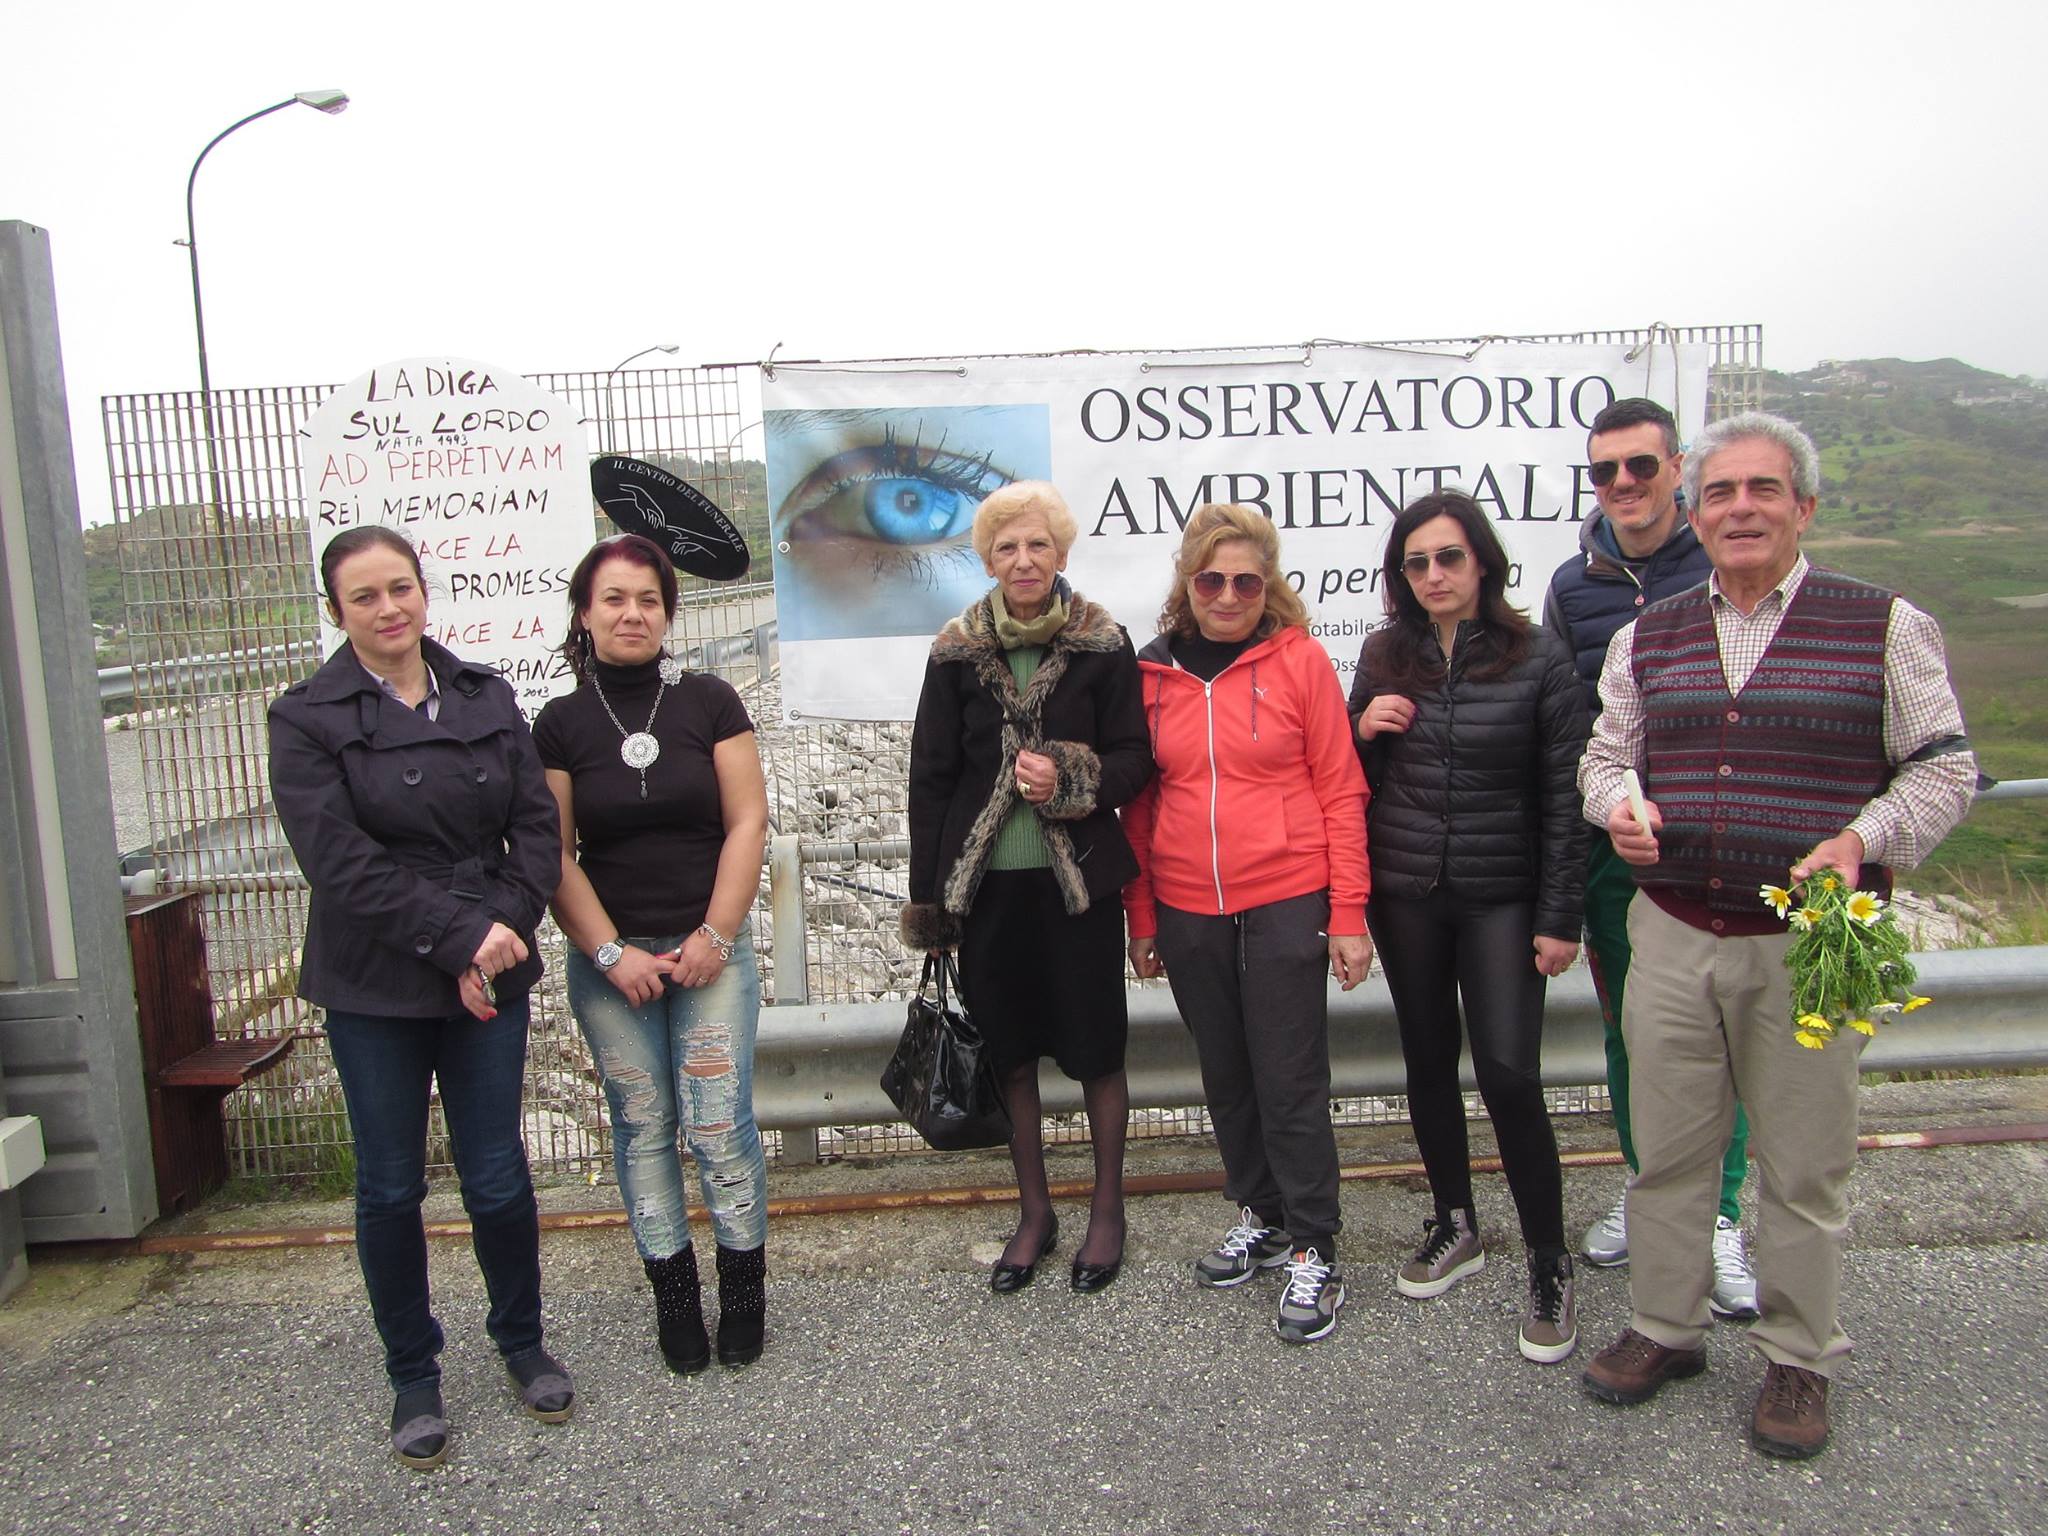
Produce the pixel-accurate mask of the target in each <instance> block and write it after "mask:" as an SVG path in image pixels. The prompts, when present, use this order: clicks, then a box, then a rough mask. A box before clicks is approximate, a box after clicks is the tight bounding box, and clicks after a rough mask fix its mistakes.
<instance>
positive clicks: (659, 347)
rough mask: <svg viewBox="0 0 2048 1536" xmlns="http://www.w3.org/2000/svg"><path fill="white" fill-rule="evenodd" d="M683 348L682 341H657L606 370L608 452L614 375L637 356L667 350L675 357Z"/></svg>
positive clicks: (604, 396) (607, 451)
mask: <svg viewBox="0 0 2048 1536" xmlns="http://www.w3.org/2000/svg"><path fill="white" fill-rule="evenodd" d="M682 349H683V348H682V344H681V343H680V342H674V341H661V342H656V343H655V344H654V345H653V346H651V347H642V348H641V349H640V350H639V351H638V352H635V353H633V354H632V356H631V357H625V358H621V359H620V360H619V361H618V362H617V363H614V364H613V365H612V366H611V367H610V368H608V369H606V370H605V375H604V392H603V399H604V451H605V452H606V453H610V452H611V451H612V376H613V375H614V374H616V373H617V372H618V371H619V370H620V369H621V368H623V367H625V366H626V364H627V363H630V362H633V361H634V360H635V359H637V358H642V357H645V356H646V355H647V354H648V353H650V352H666V353H667V354H668V355H669V356H671V357H673V356H675V354H676V353H678V352H680V351H682Z"/></svg>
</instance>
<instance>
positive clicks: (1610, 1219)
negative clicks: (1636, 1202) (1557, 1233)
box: [1579, 1184, 1628, 1269]
mask: <svg viewBox="0 0 2048 1536" xmlns="http://www.w3.org/2000/svg"><path fill="white" fill-rule="evenodd" d="M1579 1252H1580V1253H1582V1254H1584V1255H1585V1259H1586V1262H1587V1263H1588V1264H1597V1265H1599V1266H1600V1267H1601V1268H1602V1269H1611V1268H1613V1267H1614V1266H1615V1265H1616V1264H1626V1263H1627V1262H1628V1186H1627V1185H1625V1184H1624V1185H1623V1186H1622V1190H1621V1198H1620V1199H1618V1200H1616V1201H1615V1202H1614V1209H1613V1210H1611V1211H1609V1212H1608V1213H1607V1214H1606V1215H1605V1216H1602V1217H1601V1218H1600V1219H1599V1220H1598V1221H1596V1222H1594V1223H1593V1225H1591V1226H1590V1227H1588V1228H1586V1235H1585V1236H1584V1237H1582V1238H1581V1239H1579Z"/></svg>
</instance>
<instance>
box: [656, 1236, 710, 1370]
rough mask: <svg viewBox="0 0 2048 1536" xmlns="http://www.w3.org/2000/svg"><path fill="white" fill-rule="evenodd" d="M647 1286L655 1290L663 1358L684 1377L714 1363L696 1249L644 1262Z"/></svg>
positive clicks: (686, 1249) (657, 1326) (657, 1335)
mask: <svg viewBox="0 0 2048 1536" xmlns="http://www.w3.org/2000/svg"><path fill="white" fill-rule="evenodd" d="M641 1264H642V1265H643V1266H644V1267H645V1269H646V1270H647V1283H648V1284H649V1285H651V1286H653V1287H654V1324H655V1330H656V1337H657V1338H659V1339H660V1341H661V1358H662V1359H664V1360H666V1361H667V1362H668V1368H669V1369H670V1370H672V1371H679V1372H681V1373H682V1374H683V1375H685V1376H689V1375H693V1374H695V1373H696V1372H698V1371H701V1370H703V1369H704V1367H705V1366H707V1365H709V1364H710V1363H711V1340H710V1338H709V1337H708V1336H707V1335H706V1334H705V1332H704V1287H703V1284H702V1282H701V1281H699V1280H698V1278H697V1250H696V1248H695V1247H690V1248H685V1249H683V1250H682V1251H681V1252H680V1253H672V1254H670V1255H669V1256H668V1257H667V1258H665V1259H643V1260H641Z"/></svg>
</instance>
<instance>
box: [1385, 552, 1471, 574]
mask: <svg viewBox="0 0 2048 1536" xmlns="http://www.w3.org/2000/svg"><path fill="white" fill-rule="evenodd" d="M1469 554H1471V551H1470V550H1469V549H1467V548H1465V546H1464V545H1462V544H1446V545H1445V546H1444V547H1443V548H1442V549H1439V550H1437V551H1436V552H1435V553H1434V554H1429V555H1421V554H1417V555H1409V556H1407V557H1406V558H1405V559H1403V560H1402V561H1401V574H1402V575H1403V576H1406V577H1407V578H1408V579H1409V580H1410V581H1420V580H1422V578H1423V577H1425V576H1427V575H1428V574H1429V562H1430V561H1431V560H1435V561H1436V565H1437V569H1438V570H1440V571H1459V570H1463V569H1464V568H1465V557H1466V556H1467V555H1469Z"/></svg>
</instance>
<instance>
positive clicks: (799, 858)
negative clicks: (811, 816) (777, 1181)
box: [756, 652, 818, 1163]
mask: <svg viewBox="0 0 2048 1536" xmlns="http://www.w3.org/2000/svg"><path fill="white" fill-rule="evenodd" d="M760 658H761V653H759V652H757V653H756V660H757V661H759V660H760ZM768 910H769V912H770V913H771V914H772V915H773V917H774V920H775V1006H776V1007H777V1008H784V1007H790V1006H793V1005H796V1004H800V1003H808V1002H809V1001H810V1000H811V972H810V961H809V958H808V956H807V954H806V951H807V949H808V947H809V946H808V943H807V935H806V929H805V924H804V860H803V840H802V839H801V838H799V837H798V836H797V834H796V833H794V832H778V833H776V834H775V836H773V837H771V838H769V839H768ZM770 1013H771V1015H772V1013H773V1010H772V1009H771V1010H770ZM782 1156H783V1159H784V1160H785V1161H788V1160H791V1159H799V1160H801V1161H803V1162H807V1163H815V1162H817V1161H818V1128H817V1127H816V1126H801V1127H789V1128H786V1129H785V1130H784V1131H783V1133H782Z"/></svg>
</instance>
